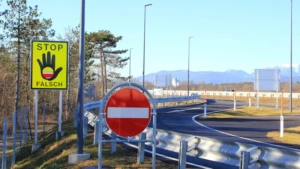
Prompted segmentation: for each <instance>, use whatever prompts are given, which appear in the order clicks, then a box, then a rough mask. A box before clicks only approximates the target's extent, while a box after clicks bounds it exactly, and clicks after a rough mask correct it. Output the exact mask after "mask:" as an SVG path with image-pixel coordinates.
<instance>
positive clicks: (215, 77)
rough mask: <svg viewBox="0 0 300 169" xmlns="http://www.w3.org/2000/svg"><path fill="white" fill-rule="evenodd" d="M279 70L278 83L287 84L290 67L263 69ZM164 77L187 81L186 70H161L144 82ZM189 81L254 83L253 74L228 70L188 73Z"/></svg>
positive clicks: (297, 74)
mask: <svg viewBox="0 0 300 169" xmlns="http://www.w3.org/2000/svg"><path fill="white" fill-rule="evenodd" d="M274 68H277V69H280V81H281V82H287V81H289V79H290V78H289V77H290V66H289V65H281V66H270V67H266V68H265V69H274ZM292 71H293V82H297V81H300V64H294V65H293V70H292ZM166 75H169V76H168V77H170V78H178V79H179V80H180V81H181V82H182V81H187V70H172V71H168V70H162V71H159V72H156V73H150V74H147V75H145V80H146V81H150V82H153V83H154V84H155V83H156V82H157V83H164V84H165V82H166ZM135 79H137V80H138V81H142V79H143V77H142V76H139V77H136V78H135ZM190 81H193V82H194V83H199V82H205V83H214V84H221V83H241V82H253V81H254V72H253V73H251V74H249V73H247V72H245V71H243V70H234V69H230V70H227V71H225V72H216V71H190Z"/></svg>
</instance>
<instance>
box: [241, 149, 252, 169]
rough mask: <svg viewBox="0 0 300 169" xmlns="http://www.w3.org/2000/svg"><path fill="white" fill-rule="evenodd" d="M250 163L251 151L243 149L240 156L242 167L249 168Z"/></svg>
mask: <svg viewBox="0 0 300 169" xmlns="http://www.w3.org/2000/svg"><path fill="white" fill-rule="evenodd" d="M249 163H250V152H247V151H242V152H241V158H240V169H248V168H249Z"/></svg>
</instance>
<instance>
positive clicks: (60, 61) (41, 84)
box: [31, 41, 69, 90]
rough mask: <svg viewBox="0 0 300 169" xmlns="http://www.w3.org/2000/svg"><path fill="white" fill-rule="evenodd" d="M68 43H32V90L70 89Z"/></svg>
mask: <svg viewBox="0 0 300 169" xmlns="http://www.w3.org/2000/svg"><path fill="white" fill-rule="evenodd" d="M68 58H69V57H68V42H65V41H32V42H31V89H52V90H53V89H54V90H63V89H67V87H68Z"/></svg>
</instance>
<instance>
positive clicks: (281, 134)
mask: <svg viewBox="0 0 300 169" xmlns="http://www.w3.org/2000/svg"><path fill="white" fill-rule="evenodd" d="M283 134H284V117H283V115H280V137H283Z"/></svg>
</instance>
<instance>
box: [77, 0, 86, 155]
mask: <svg viewBox="0 0 300 169" xmlns="http://www.w3.org/2000/svg"><path fill="white" fill-rule="evenodd" d="M84 19H85V0H81V18H80V42H79V46H80V51H79V56H80V69H79V79H80V80H79V92H78V95H79V99H78V107H79V111H78V119H77V122H78V126H77V153H78V154H83V132H82V131H83V94H84V93H83V89H84V87H83V85H84V40H85V35H84V26H85V25H84V22H85V21H84Z"/></svg>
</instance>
